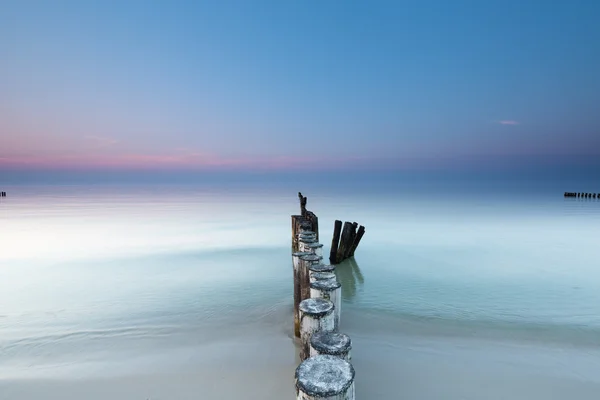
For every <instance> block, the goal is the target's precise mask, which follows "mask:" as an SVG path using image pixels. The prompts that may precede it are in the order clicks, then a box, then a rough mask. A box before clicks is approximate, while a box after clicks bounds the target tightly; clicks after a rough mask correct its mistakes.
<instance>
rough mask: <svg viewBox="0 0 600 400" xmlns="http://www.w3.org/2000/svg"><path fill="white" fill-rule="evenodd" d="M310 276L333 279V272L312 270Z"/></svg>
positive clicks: (317, 278)
mask: <svg viewBox="0 0 600 400" xmlns="http://www.w3.org/2000/svg"><path fill="white" fill-rule="evenodd" d="M312 277H313V278H315V279H316V280H324V279H335V274H334V273H333V272H313V274H312Z"/></svg>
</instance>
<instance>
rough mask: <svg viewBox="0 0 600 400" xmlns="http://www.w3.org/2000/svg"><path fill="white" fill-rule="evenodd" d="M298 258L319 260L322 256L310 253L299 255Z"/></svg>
mask: <svg viewBox="0 0 600 400" xmlns="http://www.w3.org/2000/svg"><path fill="white" fill-rule="evenodd" d="M300 259H301V260H303V261H321V260H322V259H323V257H321V256H318V255H316V254H312V253H310V254H307V255H305V256H300Z"/></svg>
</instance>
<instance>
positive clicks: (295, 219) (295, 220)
mask: <svg viewBox="0 0 600 400" xmlns="http://www.w3.org/2000/svg"><path fill="white" fill-rule="evenodd" d="M303 220H304V219H303V218H302V216H301V215H292V253H294V252H296V251H298V233H300V224H301V223H302V221H303Z"/></svg>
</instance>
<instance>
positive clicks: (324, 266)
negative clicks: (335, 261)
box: [308, 264, 335, 272]
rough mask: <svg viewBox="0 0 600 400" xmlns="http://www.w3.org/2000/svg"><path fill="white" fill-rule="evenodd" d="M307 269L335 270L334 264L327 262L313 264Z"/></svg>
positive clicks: (317, 270) (319, 270)
mask: <svg viewBox="0 0 600 400" xmlns="http://www.w3.org/2000/svg"><path fill="white" fill-rule="evenodd" d="M308 269H309V270H310V271H312V272H333V271H335V265H329V264H313V265H311V266H310V267H308Z"/></svg>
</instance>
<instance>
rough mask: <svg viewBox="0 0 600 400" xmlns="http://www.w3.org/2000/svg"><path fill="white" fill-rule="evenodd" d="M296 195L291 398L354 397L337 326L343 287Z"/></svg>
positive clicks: (346, 341) (347, 343)
mask: <svg viewBox="0 0 600 400" xmlns="http://www.w3.org/2000/svg"><path fill="white" fill-rule="evenodd" d="M298 195H299V197H300V207H301V215H292V265H293V271H294V334H295V336H296V337H298V338H300V365H298V367H297V368H296V374H295V381H296V398H297V400H317V399H331V400H354V398H355V397H354V374H355V372H354V367H352V364H351V363H350V361H351V355H350V353H351V350H352V341H351V339H350V337H349V336H348V335H346V334H344V333H342V332H340V330H339V326H340V317H341V313H340V311H341V305H342V287H341V284H340V283H339V282H338V280H337V278H336V275H335V268H336V267H335V265H331V264H329V265H327V264H323V262H322V261H323V245H322V244H321V243H319V241H318V237H319V231H318V219H317V217H316V215H315V214H314V213H312V212H310V211H307V210H306V197H303V196H302V194H301V193H299V194H298Z"/></svg>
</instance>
